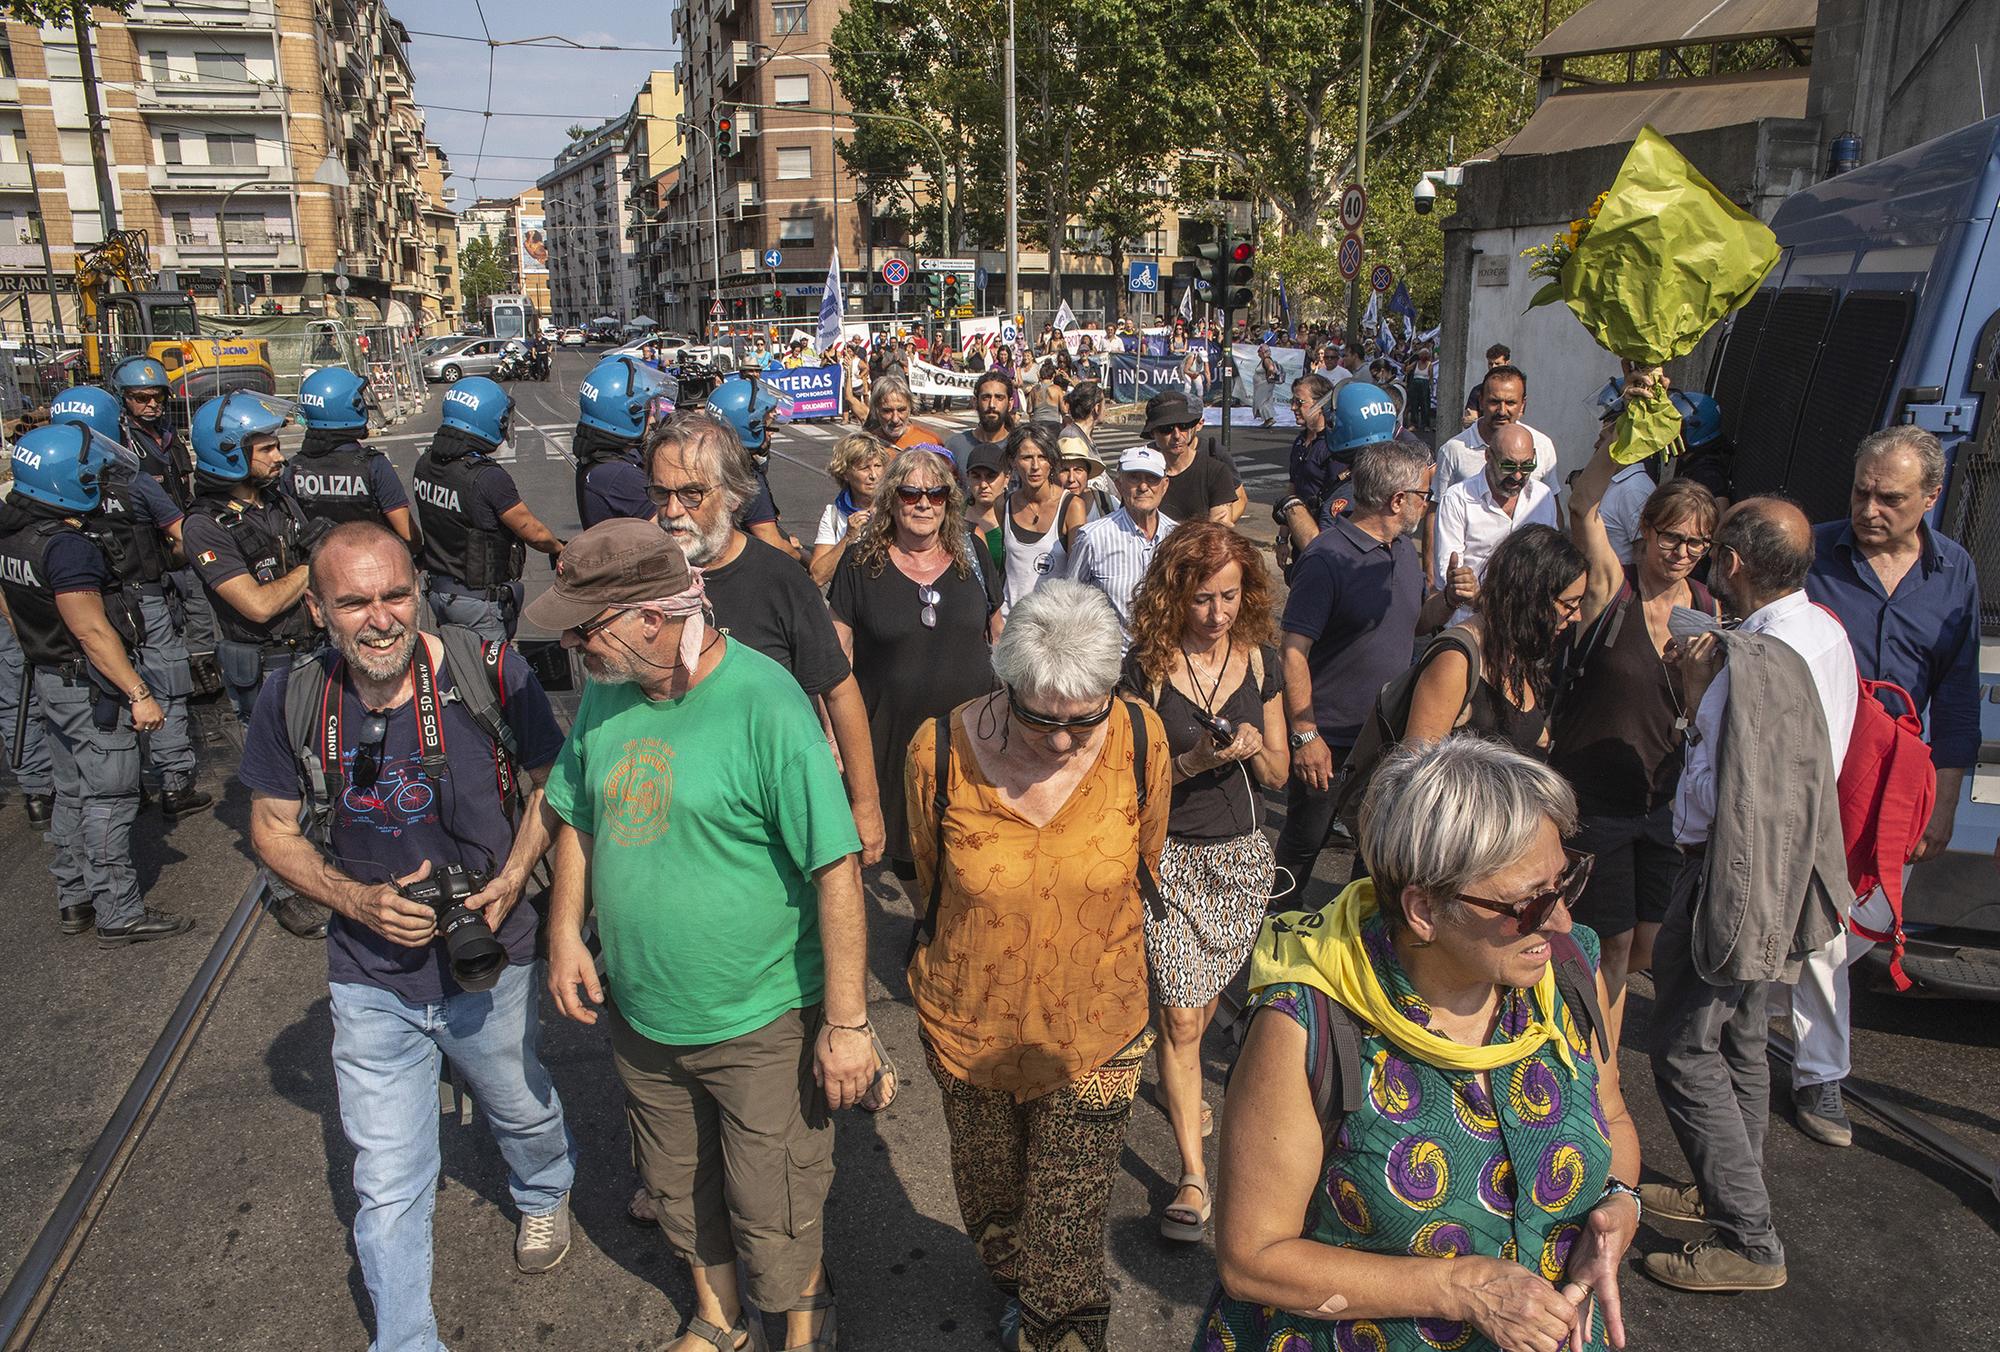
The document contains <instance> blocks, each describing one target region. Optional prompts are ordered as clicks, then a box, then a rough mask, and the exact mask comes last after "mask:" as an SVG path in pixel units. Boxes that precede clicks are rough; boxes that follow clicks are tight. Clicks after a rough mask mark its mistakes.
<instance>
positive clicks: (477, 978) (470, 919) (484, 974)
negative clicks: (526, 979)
mask: <svg viewBox="0 0 2000 1352" xmlns="http://www.w3.org/2000/svg"><path fill="white" fill-rule="evenodd" d="M438 932H439V934H440V935H442V937H443V938H444V951H445V956H446V957H447V958H449V959H450V960H451V975H452V979H453V980H454V981H456V982H458V984H459V987H460V988H461V989H463V990H468V991H490V990H492V989H493V987H494V986H495V985H497V984H499V981H500V974H501V973H502V972H503V971H505V970H506V968H507V950H506V949H504V948H502V947H501V946H500V941H499V940H498V939H496V938H494V937H493V927H492V926H491V925H488V924H487V923H486V921H485V920H484V919H482V918H481V917H480V916H479V914H478V913H477V912H475V911H469V910H467V909H466V908H465V907H464V906H462V905H454V906H453V907H452V908H451V909H450V910H448V911H446V912H445V913H444V920H443V923H441V924H440V925H439V926H438Z"/></svg>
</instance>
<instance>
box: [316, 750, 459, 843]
mask: <svg viewBox="0 0 2000 1352" xmlns="http://www.w3.org/2000/svg"><path fill="white" fill-rule="evenodd" d="M349 772H350V773H352V765H351V763H350V765H349ZM436 801H437V790H436V789H435V788H433V787H432V786H431V783H430V781H429V780H428V779H426V778H424V775H423V772H422V771H421V770H419V769H417V767H416V765H415V763H414V761H391V762H389V763H387V764H385V765H384V766H383V767H382V768H381V770H380V772H379V773H378V774H377V775H376V778H375V782H374V783H373V784H371V785H369V786H368V787H367V788H365V789H364V788H361V787H359V786H357V785H353V784H350V785H349V786H348V788H347V791H346V792H344V793H342V794H341V795H340V807H341V815H342V816H343V817H344V818H345V819H346V820H347V821H348V822H350V823H352V824H355V825H365V826H370V827H373V828H374V829H375V830H377V831H381V832H383V833H384V834H387V835H397V834H400V833H401V832H402V830H403V829H404V828H405V827H408V826H412V825H414V824H415V823H417V822H420V821H422V820H424V819H425V818H426V817H427V816H429V815H430V810H431V805H432V804H433V803H435V802H436Z"/></svg>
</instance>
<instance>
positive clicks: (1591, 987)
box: [1549, 934, 1611, 1062]
mask: <svg viewBox="0 0 2000 1352" xmlns="http://www.w3.org/2000/svg"><path fill="white" fill-rule="evenodd" d="M1549 950H1550V952H1552V953H1553V954H1554V955H1555V962H1556V990H1557V992H1558V993H1560V994H1561V995H1562V1000H1563V1006H1564V1007H1565V1008H1566V1009H1568V1011H1569V1017H1570V1020H1571V1022H1573V1023H1575V1024H1576V1025H1577V1026H1578V1027H1579V1028H1581V1029H1582V1030H1583V1038H1584V1041H1585V1042H1591V1041H1595V1042H1596V1043H1597V1051H1598V1059H1599V1061H1600V1062H1605V1061H1609V1060H1610V1059H1611V1042H1610V1038H1609V1037H1608V1035H1607V1034H1606V1033H1605V1031H1604V1010H1603V1008H1602V1006H1600V1005H1599V1004H1598V1003H1597V974H1596V973H1595V972H1593V971H1592V970H1591V967H1590V959H1589V958H1587V957H1585V956H1584V952H1583V949H1582V947H1581V946H1580V945H1578V943H1577V942H1576V940H1575V939H1574V938H1572V937H1571V936H1569V935H1567V934H1551V935H1550V936H1549Z"/></svg>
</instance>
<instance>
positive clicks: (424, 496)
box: [412, 451, 527, 591]
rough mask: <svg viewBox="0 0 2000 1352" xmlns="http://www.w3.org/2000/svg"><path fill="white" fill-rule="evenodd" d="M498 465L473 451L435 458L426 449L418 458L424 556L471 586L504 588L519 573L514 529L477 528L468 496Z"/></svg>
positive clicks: (435, 568) (523, 552) (432, 566)
mask: <svg viewBox="0 0 2000 1352" xmlns="http://www.w3.org/2000/svg"><path fill="white" fill-rule="evenodd" d="M496 468H498V466H496V465H495V464H494V463H493V461H492V460H490V459H488V458H487V457H486V456H483V455H480V454H477V453H473V454H470V455H462V456H455V457H453V458H452V459H449V460H439V459H437V458H436V457H435V456H434V455H433V454H432V453H431V452H430V451H425V452H424V454H423V456H422V458H420V459H419V460H418V461H417V469H416V473H415V474H414V475H413V476H412V487H413V489H414V491H415V494H416V499H417V520H418V523H419V524H420V525H421V526H422V527H423V550H422V557H421V558H420V559H419V560H418V561H419V562H420V563H421V564H422V565H423V566H424V567H425V568H426V569H428V570H429V571H430V572H432V573H435V574H438V575H439V576H441V577H444V578H446V579H448V580H450V581H453V582H457V583H459V584H460V585H462V586H465V587H468V588H470V589H472V590H473V591H488V590H491V589H493V588H496V587H503V586H505V585H507V584H508V583H510V582H512V581H513V580H514V579H516V578H518V577H519V576H521V564H522V562H523V560H525V559H526V557H527V549H526V547H525V546H524V545H523V544H522V543H521V541H520V540H519V539H517V538H516V537H515V535H514V533H513V532H512V531H509V530H507V529H506V528H504V527H502V528H501V529H499V530H479V529H477V528H476V527H475V526H474V525H473V524H472V497H473V493H474V492H475V491H476V486H477V485H478V483H479V476H480V475H482V474H485V473H488V472H489V471H491V470H494V469H496Z"/></svg>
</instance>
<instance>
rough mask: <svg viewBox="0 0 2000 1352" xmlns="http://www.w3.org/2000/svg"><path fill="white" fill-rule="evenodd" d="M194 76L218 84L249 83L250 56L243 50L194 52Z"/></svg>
mask: <svg viewBox="0 0 2000 1352" xmlns="http://www.w3.org/2000/svg"><path fill="white" fill-rule="evenodd" d="M194 73H195V78H196V79H198V80H201V81H204V82H207V81H214V82H216V83H218V84H235V85H242V84H249V83H250V58H249V57H248V56H247V55H246V54H244V53H243V52H196V53H195V54H194Z"/></svg>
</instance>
